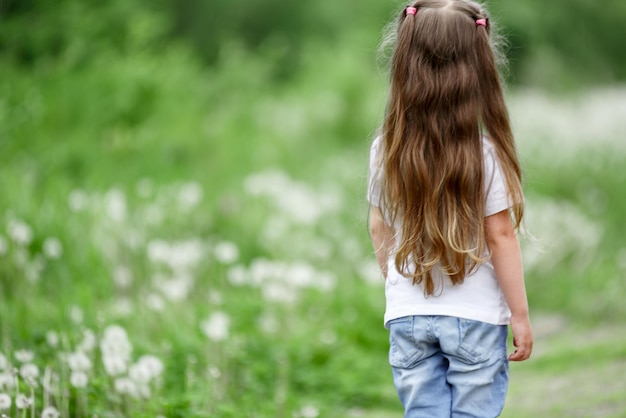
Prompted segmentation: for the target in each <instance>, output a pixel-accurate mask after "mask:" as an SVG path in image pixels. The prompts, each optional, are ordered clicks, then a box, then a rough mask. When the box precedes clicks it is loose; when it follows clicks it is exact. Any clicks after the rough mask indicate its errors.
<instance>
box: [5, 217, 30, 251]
mask: <svg viewBox="0 0 626 418" xmlns="http://www.w3.org/2000/svg"><path fill="white" fill-rule="evenodd" d="M7 229H8V231H7V232H8V234H9V237H11V239H12V240H13V242H15V243H16V244H18V245H22V246H26V245H29V244H30V243H31V242H32V241H33V230H32V228H31V227H30V226H29V225H28V224H27V223H26V222H24V221H21V220H19V219H12V220H10V221H9V224H8V228H7Z"/></svg>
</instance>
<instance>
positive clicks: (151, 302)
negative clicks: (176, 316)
mask: <svg viewBox="0 0 626 418" xmlns="http://www.w3.org/2000/svg"><path fill="white" fill-rule="evenodd" d="M146 306H147V307H148V308H150V309H152V310H153V311H157V312H161V311H163V309H165V301H164V300H163V298H162V297H161V296H160V295H158V294H156V293H150V294H148V296H146Z"/></svg>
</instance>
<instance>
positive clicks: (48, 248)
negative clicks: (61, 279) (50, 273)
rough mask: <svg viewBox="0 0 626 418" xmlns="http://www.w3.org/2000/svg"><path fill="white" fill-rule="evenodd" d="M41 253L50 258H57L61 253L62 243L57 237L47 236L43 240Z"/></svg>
mask: <svg viewBox="0 0 626 418" xmlns="http://www.w3.org/2000/svg"><path fill="white" fill-rule="evenodd" d="M42 249H43V254H44V255H45V256H46V257H47V258H48V259H50V260H58V259H59V258H61V255H63V245H62V244H61V241H59V239H58V238H55V237H48V238H46V239H45V241H44V242H43V246H42Z"/></svg>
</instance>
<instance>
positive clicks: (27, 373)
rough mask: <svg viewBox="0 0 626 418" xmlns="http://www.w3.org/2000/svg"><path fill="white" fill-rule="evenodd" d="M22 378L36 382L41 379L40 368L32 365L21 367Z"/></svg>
mask: <svg viewBox="0 0 626 418" xmlns="http://www.w3.org/2000/svg"><path fill="white" fill-rule="evenodd" d="M20 376H22V378H23V379H24V380H26V381H31V382H32V381H35V379H37V377H39V368H38V367H37V366H36V365H35V364H32V363H25V364H22V365H21V366H20Z"/></svg>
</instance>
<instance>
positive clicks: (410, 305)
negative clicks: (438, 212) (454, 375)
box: [367, 136, 511, 326]
mask: <svg viewBox="0 0 626 418" xmlns="http://www.w3.org/2000/svg"><path fill="white" fill-rule="evenodd" d="M381 141H382V139H381V137H380V136H379V137H378V138H376V139H375V140H374V142H373V143H372V147H371V150H370V174H369V187H368V196H367V198H368V200H369V202H370V204H371V205H373V206H377V207H380V206H381V203H380V199H381V183H380V181H381V176H382V173H381V172H380V168H379V167H380V166H379V164H378V159H379V150H380V148H381V145H380V143H381ZM483 160H484V170H485V176H484V178H485V185H484V189H485V195H486V205H485V217H487V216H489V215H494V214H496V213H498V212H501V211H503V210H506V209H508V208H509V207H510V206H511V205H510V203H509V198H508V193H507V188H506V181H505V180H504V177H503V174H502V171H501V169H500V165H499V164H498V160H497V158H496V155H495V150H494V148H493V145H492V144H491V143H490V142H489V140H488V139H487V138H484V137H483ZM396 230H398V228H396ZM397 238H399V237H397ZM387 266H388V273H387V280H386V281H385V298H386V310H385V318H384V321H385V326H388V323H389V321H391V320H393V319H396V318H401V317H404V316H412V315H444V316H455V317H458V318H465V319H472V320H476V321H481V322H486V323H489V324H495V325H504V324H508V323H509V319H510V317H511V311H510V310H509V307H508V305H507V303H506V300H505V299H504V295H503V294H502V289H501V288H500V285H499V284H498V281H497V279H496V275H495V271H494V269H493V264H492V263H491V261H487V262H485V263H483V264H480V265H479V266H478V267H477V268H476V269H475V271H473V272H472V273H471V274H469V275H467V276H466V277H465V280H464V281H463V283H462V284H459V285H456V286H453V285H452V282H451V281H450V279H449V277H448V276H446V275H444V274H442V273H441V272H440V270H438V269H437V268H434V269H433V272H432V276H433V280H434V283H435V293H434V295H432V296H425V295H424V288H423V286H422V285H421V284H420V285H414V284H413V281H412V279H410V278H406V277H404V276H403V275H402V274H400V273H399V272H398V271H397V269H396V266H395V254H391V255H390V257H389V260H388V262H387Z"/></svg>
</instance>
